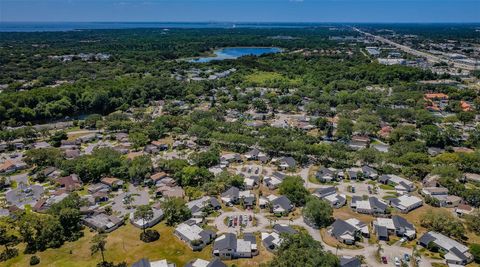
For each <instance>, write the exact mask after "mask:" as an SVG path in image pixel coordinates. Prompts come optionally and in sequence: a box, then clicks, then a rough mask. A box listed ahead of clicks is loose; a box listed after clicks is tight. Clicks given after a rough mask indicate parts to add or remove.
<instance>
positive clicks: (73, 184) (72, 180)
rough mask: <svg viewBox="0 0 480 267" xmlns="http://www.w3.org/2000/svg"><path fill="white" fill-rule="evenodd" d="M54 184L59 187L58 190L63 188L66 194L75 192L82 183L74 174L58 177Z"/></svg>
mask: <svg viewBox="0 0 480 267" xmlns="http://www.w3.org/2000/svg"><path fill="white" fill-rule="evenodd" d="M55 182H56V183H58V184H59V185H60V188H63V189H65V190H66V191H68V192H72V191H75V190H77V189H80V188H81V187H82V181H80V179H79V178H78V175H76V174H71V175H69V176H64V177H60V178H58V179H56V180H55Z"/></svg>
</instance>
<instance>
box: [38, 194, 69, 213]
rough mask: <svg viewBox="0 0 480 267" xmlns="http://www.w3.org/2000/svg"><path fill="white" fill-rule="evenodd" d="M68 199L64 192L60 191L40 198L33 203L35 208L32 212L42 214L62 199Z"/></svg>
mask: <svg viewBox="0 0 480 267" xmlns="http://www.w3.org/2000/svg"><path fill="white" fill-rule="evenodd" d="M66 197H68V194H67V193H65V191H64V190H62V191H57V192H54V193H53V194H51V195H50V196H49V197H47V198H41V199H39V200H38V201H37V203H35V206H33V208H32V209H33V210H34V211H35V212H44V211H46V210H48V209H49V208H50V207H51V206H52V205H53V204H56V203H59V202H60V201H62V200H63V199H65V198H66Z"/></svg>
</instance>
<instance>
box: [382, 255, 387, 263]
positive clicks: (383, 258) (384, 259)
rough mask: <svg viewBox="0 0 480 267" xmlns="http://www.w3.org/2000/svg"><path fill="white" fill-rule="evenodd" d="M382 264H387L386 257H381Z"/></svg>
mask: <svg viewBox="0 0 480 267" xmlns="http://www.w3.org/2000/svg"><path fill="white" fill-rule="evenodd" d="M382 262H383V264H387V263H388V261H387V257H385V256H383V257H382Z"/></svg>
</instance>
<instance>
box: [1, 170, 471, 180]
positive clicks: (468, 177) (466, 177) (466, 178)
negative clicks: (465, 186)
mask: <svg viewBox="0 0 480 267" xmlns="http://www.w3.org/2000/svg"><path fill="white" fill-rule="evenodd" d="M0 172H1V171H0ZM463 179H464V180H465V181H471V182H480V174H476V173H465V174H464V175H463Z"/></svg>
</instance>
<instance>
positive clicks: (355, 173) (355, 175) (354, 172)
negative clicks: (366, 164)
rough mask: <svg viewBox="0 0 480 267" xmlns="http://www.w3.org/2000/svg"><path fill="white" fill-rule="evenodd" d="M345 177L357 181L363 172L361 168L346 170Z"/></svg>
mask: <svg viewBox="0 0 480 267" xmlns="http://www.w3.org/2000/svg"><path fill="white" fill-rule="evenodd" d="M346 173H347V176H348V178H349V179H350V180H357V179H359V178H360V176H362V175H363V171H362V169H361V168H348V169H347V170H346Z"/></svg>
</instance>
